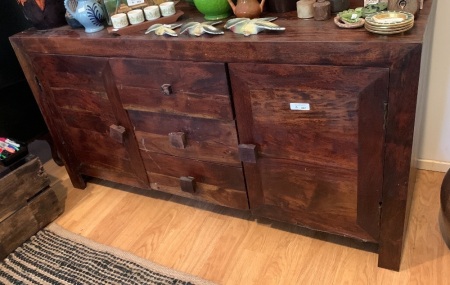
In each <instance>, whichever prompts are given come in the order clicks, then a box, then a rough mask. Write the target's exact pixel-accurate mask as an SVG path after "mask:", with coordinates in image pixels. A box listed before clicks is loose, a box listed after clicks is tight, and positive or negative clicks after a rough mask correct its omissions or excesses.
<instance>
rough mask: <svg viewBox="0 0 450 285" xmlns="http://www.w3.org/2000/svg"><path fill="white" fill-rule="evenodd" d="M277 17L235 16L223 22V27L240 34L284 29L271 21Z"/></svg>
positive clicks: (245, 34)
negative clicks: (254, 17) (250, 17)
mask: <svg viewBox="0 0 450 285" xmlns="http://www.w3.org/2000/svg"><path fill="white" fill-rule="evenodd" d="M276 19H277V17H268V18H257V19H249V18H235V19H230V20H228V21H227V22H226V23H225V26H224V27H225V29H228V30H231V31H232V32H233V33H236V34H242V35H244V36H250V35H256V34H257V33H259V32H262V31H264V30H270V31H284V30H285V29H286V28H284V27H280V26H278V25H276V24H274V23H272V21H275V20H276Z"/></svg>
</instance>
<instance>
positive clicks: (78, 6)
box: [64, 0, 106, 33]
mask: <svg viewBox="0 0 450 285" xmlns="http://www.w3.org/2000/svg"><path fill="white" fill-rule="evenodd" d="M64 6H65V7H66V10H67V12H68V13H69V14H70V15H71V16H72V17H74V18H75V19H76V20H77V21H78V22H79V23H80V24H81V25H83V27H84V31H85V32H86V33H95V32H98V31H101V30H103V29H104V28H105V26H104V25H103V21H104V20H105V19H106V18H105V12H104V10H103V7H102V4H100V3H99V2H98V1H97V0H78V1H76V0H64Z"/></svg>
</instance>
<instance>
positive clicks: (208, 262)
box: [44, 161, 450, 285]
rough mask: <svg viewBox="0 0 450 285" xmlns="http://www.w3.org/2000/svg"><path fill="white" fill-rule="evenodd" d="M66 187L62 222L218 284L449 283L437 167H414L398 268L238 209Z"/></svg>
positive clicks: (62, 176) (54, 179) (353, 246)
mask: <svg viewBox="0 0 450 285" xmlns="http://www.w3.org/2000/svg"><path fill="white" fill-rule="evenodd" d="M44 167H45V169H46V172H47V173H48V174H49V176H50V178H51V183H52V185H53V187H62V188H64V189H65V190H66V191H67V201H66V209H65V212H64V213H63V214H62V215H61V216H60V217H59V218H58V219H57V220H56V223H58V224H59V225H61V226H62V227H64V228H66V229H68V230H70V231H72V232H75V233H78V234H81V235H83V236H86V237H88V238H90V239H92V240H95V241H97V242H100V243H103V244H107V245H111V246H114V247H117V248H121V249H123V250H126V251H129V252H132V253H134V254H136V255H138V256H141V257H143V258H147V259H149V260H151V261H153V262H156V263H159V264H162V265H165V266H168V267H172V268H174V269H176V270H180V271H184V272H187V273H190V274H194V275H197V276H200V277H202V278H205V279H208V280H211V281H214V282H217V283H218V284H224V285H225V284H228V285H236V284H246V285H247V284H258V285H261V284H264V285H265V284H279V285H289V284H327V285H329V284H380V285H381V284H382V285H386V284H395V285H398V284H427V285H432V284H436V285H441V284H450V277H449V276H450V250H449V249H448V248H447V247H446V245H445V243H444V241H443V240H442V237H441V235H440V231H439V226H438V213H439V191H440V185H441V183H442V179H443V177H444V173H439V172H432V171H423V170H419V171H418V173H417V181H416V188H415V193H414V197H413V202H412V209H411V215H410V222H409V227H408V231H407V239H406V244H405V249H404V255H403V261H402V266H401V271H400V272H394V271H390V270H386V269H382V268H378V267H377V259H378V256H377V253H376V246H375V245H372V244H366V243H362V242H358V241H354V240H351V239H346V238H343V237H338V236H333V235H328V234H325V233H320V232H315V231H311V230H308V229H303V228H299V227H295V226H292V225H287V224H282V223H277V222H273V221H269V220H266V219H256V218H254V217H251V215H249V213H248V212H246V211H240V210H233V209H227V208H224V207H220V206H215V205H211V204H206V203H202V202H198V201H192V200H188V199H185V198H181V197H175V196H172V195H169V194H165V193H160V192H156V191H150V190H142V189H136V188H132V187H128V186H123V185H118V184H116V183H113V182H108V181H103V180H100V179H93V180H91V181H90V182H88V184H87V185H88V186H87V187H86V189H84V190H80V189H75V188H73V187H72V185H71V183H70V180H69V178H68V175H67V172H66V171H65V169H64V168H63V167H58V166H56V165H55V164H54V163H53V161H49V162H47V163H45V165H44Z"/></svg>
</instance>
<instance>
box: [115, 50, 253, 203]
mask: <svg viewBox="0 0 450 285" xmlns="http://www.w3.org/2000/svg"><path fill="white" fill-rule="evenodd" d="M110 65H111V70H112V73H113V77H114V81H115V84H116V86H117V97H118V98H119V100H120V102H121V104H122V106H123V108H124V109H125V110H126V111H127V114H128V117H129V119H130V120H131V123H132V124H133V130H134V132H135V134H136V139H137V143H138V144H139V148H140V152H141V156H142V158H143V161H144V165H145V169H146V171H147V175H148V178H149V181H150V186H151V188H152V189H155V190H159V191H164V192H168V193H172V194H176V195H180V196H185V197H189V198H193V199H198V200H203V201H207V202H212V203H215V204H219V205H224V206H227V207H233V208H239V209H248V199H247V192H246V188H245V181H244V173H243V169H242V164H241V162H240V160H239V157H238V137H237V131H236V122H235V120H234V114H233V111H232V105H231V99H230V93H229V87H228V81H227V74H226V69H225V64H223V63H209V62H189V61H161V60H137V59H130V58H115V59H111V60H110Z"/></svg>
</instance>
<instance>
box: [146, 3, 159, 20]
mask: <svg viewBox="0 0 450 285" xmlns="http://www.w3.org/2000/svg"><path fill="white" fill-rule="evenodd" d="M144 14H145V19H147V21H150V20H154V19H158V18H159V17H161V14H160V13H159V7H158V5H152V6H148V7H145V8H144Z"/></svg>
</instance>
